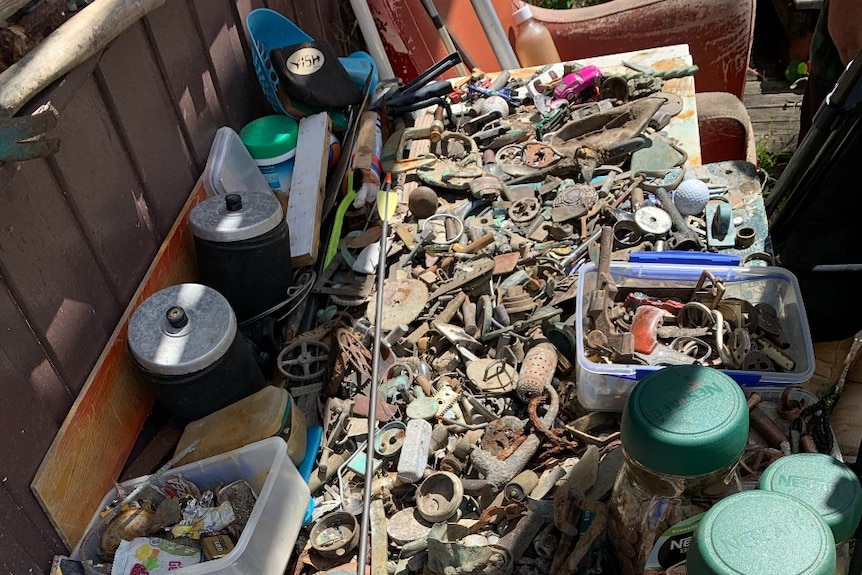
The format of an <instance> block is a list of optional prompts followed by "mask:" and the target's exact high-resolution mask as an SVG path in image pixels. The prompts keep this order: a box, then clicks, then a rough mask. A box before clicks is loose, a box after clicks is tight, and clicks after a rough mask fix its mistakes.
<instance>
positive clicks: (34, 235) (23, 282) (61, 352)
mask: <svg viewBox="0 0 862 575" xmlns="http://www.w3.org/2000/svg"><path fill="white" fill-rule="evenodd" d="M0 268H2V270H3V276H4V278H5V279H6V282H7V284H8V285H9V288H10V290H11V291H12V293H13V294H14V295H15V298H16V300H17V301H18V302H19V303H20V304H21V307H22V309H23V311H24V314H25V315H26V317H27V319H28V321H29V323H30V325H31V326H32V328H33V330H34V331H35V332H36V334H37V335H38V337H39V339H40V340H41V341H42V342H43V345H45V346H46V347H47V349H48V351H49V353H50V355H51V358H52V361H53V362H54V365H56V366H57V369H58V370H59V373H60V376H61V377H62V378H63V380H64V381H66V382H67V383H68V384H69V385H70V386H71V387H72V390H73V393H74V392H77V391H78V389H80V385H81V383H82V382H83V381H84V379H85V378H86V377H87V373H89V371H90V369H91V368H92V366H93V363H94V362H95V361H96V358H97V357H98V356H99V353H100V352H101V349H102V346H103V345H104V344H105V342H106V341H107V340H108V336H109V335H110V333H111V330H112V329H113V326H114V325H115V324H116V321H117V317H118V316H119V314H120V308H119V306H118V305H117V303H116V300H115V299H114V296H113V294H112V292H111V289H110V287H109V285H108V282H107V280H106V279H105V277H104V276H103V275H102V271H101V269H100V268H99V266H98V264H97V262H96V259H95V256H94V255H93V253H92V252H91V250H90V246H89V245H88V243H87V241H86V239H85V238H84V236H83V234H82V233H81V231H80V229H79V227H78V224H77V222H76V220H75V218H74V216H73V215H72V213H71V211H70V209H69V206H68V205H67V204H66V202H65V201H64V199H63V195H62V192H61V191H60V189H59V188H58V187H57V184H56V182H55V181H54V179H53V178H52V177H51V174H50V171H49V169H48V168H47V165H46V163H45V162H44V161H43V160H31V161H29V162H25V163H24V164H22V165H21V166H20V168H19V171H18V173H17V174H16V176H15V178H14V179H13V181H12V183H11V185H9V186H8V187H7V188H5V189H4V190H3V209H2V210H0ZM61 278H62V279H61Z"/></svg>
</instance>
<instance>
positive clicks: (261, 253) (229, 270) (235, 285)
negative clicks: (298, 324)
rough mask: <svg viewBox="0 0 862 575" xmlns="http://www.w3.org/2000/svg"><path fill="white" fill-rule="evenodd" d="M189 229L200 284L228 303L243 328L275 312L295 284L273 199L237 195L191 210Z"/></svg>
mask: <svg viewBox="0 0 862 575" xmlns="http://www.w3.org/2000/svg"><path fill="white" fill-rule="evenodd" d="M189 225H190V227H191V230H192V234H193V235H194V238H195V252H196V254H197V260H198V273H199V275H200V281H201V283H203V284H205V285H208V286H210V287H213V288H215V289H216V290H218V291H219V292H220V293H221V294H222V295H224V296H225V297H226V298H227V301H228V302H230V305H231V306H232V307H233V309H234V312H235V313H236V317H237V321H239V322H240V323H243V322H245V321H247V320H249V319H252V318H255V317H259V316H260V315H261V314H264V313H266V312H268V311H274V310H275V309H277V308H278V306H279V305H280V304H281V303H283V302H284V301H285V300H286V299H287V288H289V287H290V286H291V284H292V282H293V269H292V267H291V264H290V238H289V235H288V228H287V221H286V219H285V217H284V211H283V210H282V208H281V204H280V203H279V201H278V199H277V198H276V197H275V195H273V194H270V193H267V192H238V193H234V194H227V195H225V196H215V197H212V198H208V199H206V200H204V201H203V202H201V203H200V204H198V205H196V206H195V207H194V208H192V211H191V213H190V214H189Z"/></svg>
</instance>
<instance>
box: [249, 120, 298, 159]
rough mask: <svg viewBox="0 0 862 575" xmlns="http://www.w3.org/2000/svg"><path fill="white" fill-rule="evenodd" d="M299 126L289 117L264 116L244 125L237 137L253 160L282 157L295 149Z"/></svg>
mask: <svg viewBox="0 0 862 575" xmlns="http://www.w3.org/2000/svg"><path fill="white" fill-rule="evenodd" d="M298 134H299V124H298V123H297V122H296V120H294V119H293V118H291V117H290V116H285V115H282V114H275V115H272V116H264V117H263V118H258V119H257V120H254V121H253V122H249V123H248V124H246V125H245V126H244V127H243V129H242V130H240V132H239V137H240V139H241V140H242V143H243V144H245V147H246V148H248V152H249V153H250V154H251V157H252V158H254V159H255V160H267V159H269V158H275V157H277V156H282V155H284V154H287V153H288V152H291V151H293V150H295V149H296V138H297V136H298Z"/></svg>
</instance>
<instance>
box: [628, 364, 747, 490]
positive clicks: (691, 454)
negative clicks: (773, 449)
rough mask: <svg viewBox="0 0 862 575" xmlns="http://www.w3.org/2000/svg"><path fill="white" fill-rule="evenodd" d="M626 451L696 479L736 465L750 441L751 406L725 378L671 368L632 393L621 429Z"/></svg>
mask: <svg viewBox="0 0 862 575" xmlns="http://www.w3.org/2000/svg"><path fill="white" fill-rule="evenodd" d="M620 431H621V432H622V442H623V447H624V448H625V449H626V452H627V453H628V455H629V456H630V457H632V458H633V459H635V460H636V461H638V462H639V463H640V464H641V465H643V466H644V467H646V468H647V469H650V470H652V471H655V472H658V473H665V474H668V475H683V476H696V475H703V474H706V473H711V472H713V471H718V470H719V469H721V468H723V467H727V466H728V465H731V464H733V462H734V461H736V460H737V459H738V458H739V456H740V455H741V454H742V451H743V449H744V448H745V444H746V442H747V441H748V404H747V403H746V401H745V395H744V394H743V393H742V390H741V389H740V387H739V385H738V384H737V383H736V382H735V381H733V380H732V379H731V378H730V377H729V376H727V375H725V374H724V373H722V372H720V371H718V370H716V369H713V368H711V367H703V366H698V365H680V366H670V367H666V368H664V369H661V370H659V371H657V372H655V373H652V374H650V375H648V376H647V377H646V378H644V379H643V380H642V381H640V382H639V383H638V384H637V385H636V386H635V387H634V389H633V390H632V393H631V395H630V396H629V399H628V401H627V402H626V406H625V409H624V410H623V418H622V422H621V425H620Z"/></svg>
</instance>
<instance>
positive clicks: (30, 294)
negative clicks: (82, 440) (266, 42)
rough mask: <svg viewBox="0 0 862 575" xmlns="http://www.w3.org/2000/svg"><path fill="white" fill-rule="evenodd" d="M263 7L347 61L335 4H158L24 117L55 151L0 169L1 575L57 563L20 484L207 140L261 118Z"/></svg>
mask: <svg viewBox="0 0 862 575" xmlns="http://www.w3.org/2000/svg"><path fill="white" fill-rule="evenodd" d="M265 6H268V7H271V8H273V9H276V10H279V11H281V12H282V13H284V14H285V15H286V16H287V17H288V18H291V19H292V20H293V21H295V22H296V23H297V24H298V25H300V26H301V27H303V28H304V29H305V30H306V31H307V32H308V33H309V34H311V35H312V36H314V37H315V38H322V39H326V40H328V41H329V42H330V43H331V44H332V45H333V47H334V48H335V49H336V51H338V52H339V53H340V54H341V55H345V54H346V53H348V52H350V51H352V50H353V49H357V48H358V46H356V45H355V43H356V38H347V39H346V41H344V42H342V40H344V38H343V34H342V33H341V32H340V31H341V30H343V25H342V23H341V18H342V16H343V14H344V13H345V12H343V7H341V6H340V5H339V0H321V1H320V2H305V1H304V0H167V2H166V3H165V5H164V6H162V7H161V8H159V9H157V10H155V11H154V12H152V13H150V14H149V15H148V16H147V17H145V18H144V19H143V20H142V21H141V22H138V23H137V24H135V25H133V26H132V27H131V28H129V29H128V30H126V31H125V32H124V33H123V34H121V35H120V36H119V37H118V38H117V39H116V40H115V41H114V42H112V43H111V44H110V45H109V46H108V47H107V48H106V49H105V50H104V51H103V52H102V53H101V54H97V55H96V56H94V57H92V58H90V59H89V60H88V61H87V62H85V63H84V64H82V65H81V66H79V67H78V68H76V69H75V70H74V71H72V72H70V73H69V74H68V75H67V76H66V77H64V78H63V79H61V80H59V81H58V82H56V83H55V84H54V85H52V86H51V87H50V88H49V89H47V90H46V91H45V92H44V93H43V94H40V95H39V96H38V97H36V98H34V100H33V101H32V102H30V103H29V104H28V105H27V106H26V107H25V109H24V110H23V111H22V113H30V112H32V111H33V110H34V109H35V108H36V107H38V106H40V105H42V104H45V103H47V102H50V103H51V104H52V105H53V106H54V107H55V108H56V109H57V111H58V113H59V126H58V128H57V129H56V130H54V134H53V135H55V136H59V137H60V138H61V149H60V152H59V153H58V154H57V155H55V156H54V157H52V158H49V159H47V160H32V161H30V162H26V163H22V164H12V165H6V166H0V195H2V197H3V209H2V210H0V385H2V389H3V391H4V392H5V393H4V397H5V399H4V401H3V403H2V405H0V433H2V434H3V437H4V438H5V440H4V442H2V444H0V550H2V553H0V575H5V574H6V573H10V574H15V575H19V574H21V573H47V572H48V570H49V567H50V564H51V558H52V557H53V555H55V554H61V553H65V552H66V551H67V549H66V547H65V546H64V545H63V542H62V540H61V538H60V537H59V536H58V534H57V533H56V532H55V530H54V529H53V527H52V523H51V521H50V518H49V517H48V515H46V514H45V512H44V511H43V509H42V507H41V506H40V505H39V503H38V500H37V498H36V497H35V496H34V494H33V492H32V490H31V488H32V481H33V479H34V476H35V475H36V472H37V469H38V468H39V466H40V463H41V462H42V461H43V458H44V456H45V454H46V453H47V452H48V451H49V448H50V446H51V445H52V443H53V440H54V439H55V436H56V435H57V433H58V429H60V428H61V426H63V425H67V424H68V420H69V419H70V417H69V415H68V414H69V409H70V406H71V405H72V403H73V401H75V400H76V396H78V394H79V392H80V390H81V388H82V386H83V385H84V383H85V382H86V381H87V380H88V376H89V375H90V373H91V370H92V368H93V365H94V364H95V362H96V360H97V358H98V357H99V356H100V353H101V352H102V350H103V349H104V348H105V345H106V342H108V340H109V338H110V336H111V334H112V333H113V332H114V329H115V328H116V327H117V324H118V321H120V319H121V315H122V314H123V311H124V310H125V309H126V306H127V304H128V302H129V297H130V296H131V294H132V293H133V292H134V291H135V289H136V287H137V286H138V283H139V281H140V279H141V276H142V275H143V273H144V272H145V271H146V269H147V266H148V265H149V264H150V261H151V260H152V257H153V254H154V253H155V250H156V248H157V247H158V246H159V244H160V242H161V240H162V239H163V238H164V237H165V234H166V233H167V232H168V230H169V229H170V228H171V226H172V224H173V223H174V221H175V219H176V216H177V214H178V213H179V212H180V210H181V209H182V207H183V205H184V204H185V201H186V199H187V198H188V196H189V193H190V192H191V190H192V187H193V186H194V183H195V181H196V180H197V178H198V176H199V175H200V173H201V171H202V170H203V167H204V165H205V163H206V158H207V156H208V154H209V149H210V146H211V143H212V138H213V135H214V134H215V131H216V130H217V129H218V128H219V127H220V126H222V125H230V126H232V127H234V128H235V129H239V128H240V127H241V126H242V125H244V124H245V123H247V122H248V121H250V120H251V119H253V118H255V117H257V116H260V115H263V114H265V113H270V111H269V110H268V108H266V106H265V102H264V99H263V96H262V93H261V91H260V87H259V85H258V83H257V78H256V76H255V75H254V71H253V69H252V68H251V58H250V52H249V41H248V37H247V33H246V30H245V16H246V14H248V12H249V11H251V10H253V9H255V8H260V7H265ZM357 37H358V35H357ZM351 41H352V42H353V43H354V45H353V46H351V47H349V48H348V43H349V42H351ZM79 423H80V422H79ZM118 425H119V423H118ZM71 451H74V450H71ZM66 455H67V456H68V457H67V459H68V458H69V457H71V459H72V460H74V457H75V456H74V453H67V454H66ZM91 464H92V463H91ZM59 482H60V481H59V480H58V483H59ZM42 487H47V486H45V485H43V486H42ZM92 511H93V510H87V513H92Z"/></svg>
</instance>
